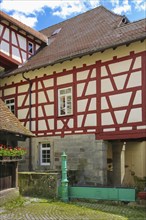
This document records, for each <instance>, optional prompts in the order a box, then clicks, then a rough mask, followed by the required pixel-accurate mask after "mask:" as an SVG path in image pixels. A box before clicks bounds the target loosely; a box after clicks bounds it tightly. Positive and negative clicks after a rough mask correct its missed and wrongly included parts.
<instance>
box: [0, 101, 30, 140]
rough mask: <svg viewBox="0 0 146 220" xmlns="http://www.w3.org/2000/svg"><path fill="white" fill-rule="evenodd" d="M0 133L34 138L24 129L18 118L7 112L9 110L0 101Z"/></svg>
mask: <svg viewBox="0 0 146 220" xmlns="http://www.w3.org/2000/svg"><path fill="white" fill-rule="evenodd" d="M0 131H4V132H9V133H15V134H21V135H24V136H34V135H33V134H32V133H31V132H30V131H29V130H28V129H27V128H25V127H24V126H23V125H22V124H21V122H20V121H19V120H18V118H16V117H15V115H14V114H13V113H12V112H11V111H10V110H9V108H8V107H7V106H6V105H5V104H4V102H3V101H2V100H1V99H0Z"/></svg>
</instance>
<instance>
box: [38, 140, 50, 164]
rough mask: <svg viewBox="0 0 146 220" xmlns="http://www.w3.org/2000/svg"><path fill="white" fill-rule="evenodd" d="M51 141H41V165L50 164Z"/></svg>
mask: <svg viewBox="0 0 146 220" xmlns="http://www.w3.org/2000/svg"><path fill="white" fill-rule="evenodd" d="M50 149H51V146H50V143H40V165H50Z"/></svg>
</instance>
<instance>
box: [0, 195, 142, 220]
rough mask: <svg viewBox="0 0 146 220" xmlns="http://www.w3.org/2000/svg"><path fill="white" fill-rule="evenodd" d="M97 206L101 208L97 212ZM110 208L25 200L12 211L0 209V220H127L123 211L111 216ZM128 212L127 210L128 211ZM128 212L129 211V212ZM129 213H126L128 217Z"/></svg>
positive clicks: (79, 203)
mask: <svg viewBox="0 0 146 220" xmlns="http://www.w3.org/2000/svg"><path fill="white" fill-rule="evenodd" d="M98 206H99V208H100V206H102V207H101V208H100V209H99V210H102V209H103V211H98ZM111 208H113V206H112V207H111V206H108V209H109V212H104V209H105V211H107V207H106V205H103V204H100V205H97V204H96V203H92V204H90V203H86V202H77V203H76V204H73V203H69V204H68V203H67V204H66V203H62V202H58V201H57V202H48V201H45V200H39V199H31V200H30V199H29V200H26V201H25V203H24V204H23V205H22V206H19V207H15V208H14V209H13V208H12V207H11V209H6V208H5V207H1V208H0V220H109V219H110V220H127V219H130V220H131V219H132V218H127V216H126V217H124V216H122V214H123V213H122V212H123V211H124V209H123V208H122V209H121V213H120V214H119V213H116V214H111ZM128 210H129V209H128ZM129 212H130V210H129ZM129 214H130V213H127V215H129ZM135 217H136V218H133V220H135V219H136V220H145V219H146V218H144V216H135Z"/></svg>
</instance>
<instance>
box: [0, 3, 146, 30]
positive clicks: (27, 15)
mask: <svg viewBox="0 0 146 220" xmlns="http://www.w3.org/2000/svg"><path fill="white" fill-rule="evenodd" d="M0 1H1V3H0V8H1V10H3V11H5V12H7V13H9V14H10V15H11V16H13V17H14V18H16V19H18V20H19V21H21V22H23V23H25V24H29V26H31V27H33V28H34V27H35V25H36V24H37V16H38V14H40V13H45V9H46V8H48V9H50V11H51V13H52V15H55V16H58V17H60V18H63V19H66V18H67V17H69V16H72V15H77V14H79V13H83V12H85V11H87V10H89V9H92V8H95V7H97V6H99V5H101V4H102V5H105V7H106V5H108V6H107V7H108V8H109V7H111V8H112V9H111V10H113V11H114V12H115V13H117V14H122V13H124V14H126V13H128V12H131V11H132V9H133V8H134V10H135V9H136V10H137V11H145V10H146V3H145V0H0ZM131 7H133V8H132V9H131Z"/></svg>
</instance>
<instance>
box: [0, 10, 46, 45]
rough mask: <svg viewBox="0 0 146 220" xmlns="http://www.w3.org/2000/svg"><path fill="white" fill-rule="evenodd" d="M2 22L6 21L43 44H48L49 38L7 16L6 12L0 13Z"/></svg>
mask: <svg viewBox="0 0 146 220" xmlns="http://www.w3.org/2000/svg"><path fill="white" fill-rule="evenodd" d="M0 20H6V21H8V22H9V23H11V24H13V25H15V26H16V27H18V28H19V29H20V30H24V31H25V32H26V33H27V35H28V34H30V35H32V36H33V37H35V38H36V39H38V40H40V41H42V42H43V43H45V44H46V43H47V42H48V39H47V37H46V36H45V35H44V34H43V33H40V32H38V31H36V30H34V29H32V28H30V27H29V26H27V25H25V24H23V23H22V22H20V21H18V20H16V19H15V18H13V17H11V16H9V15H7V14H5V13H4V12H2V11H0Z"/></svg>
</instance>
